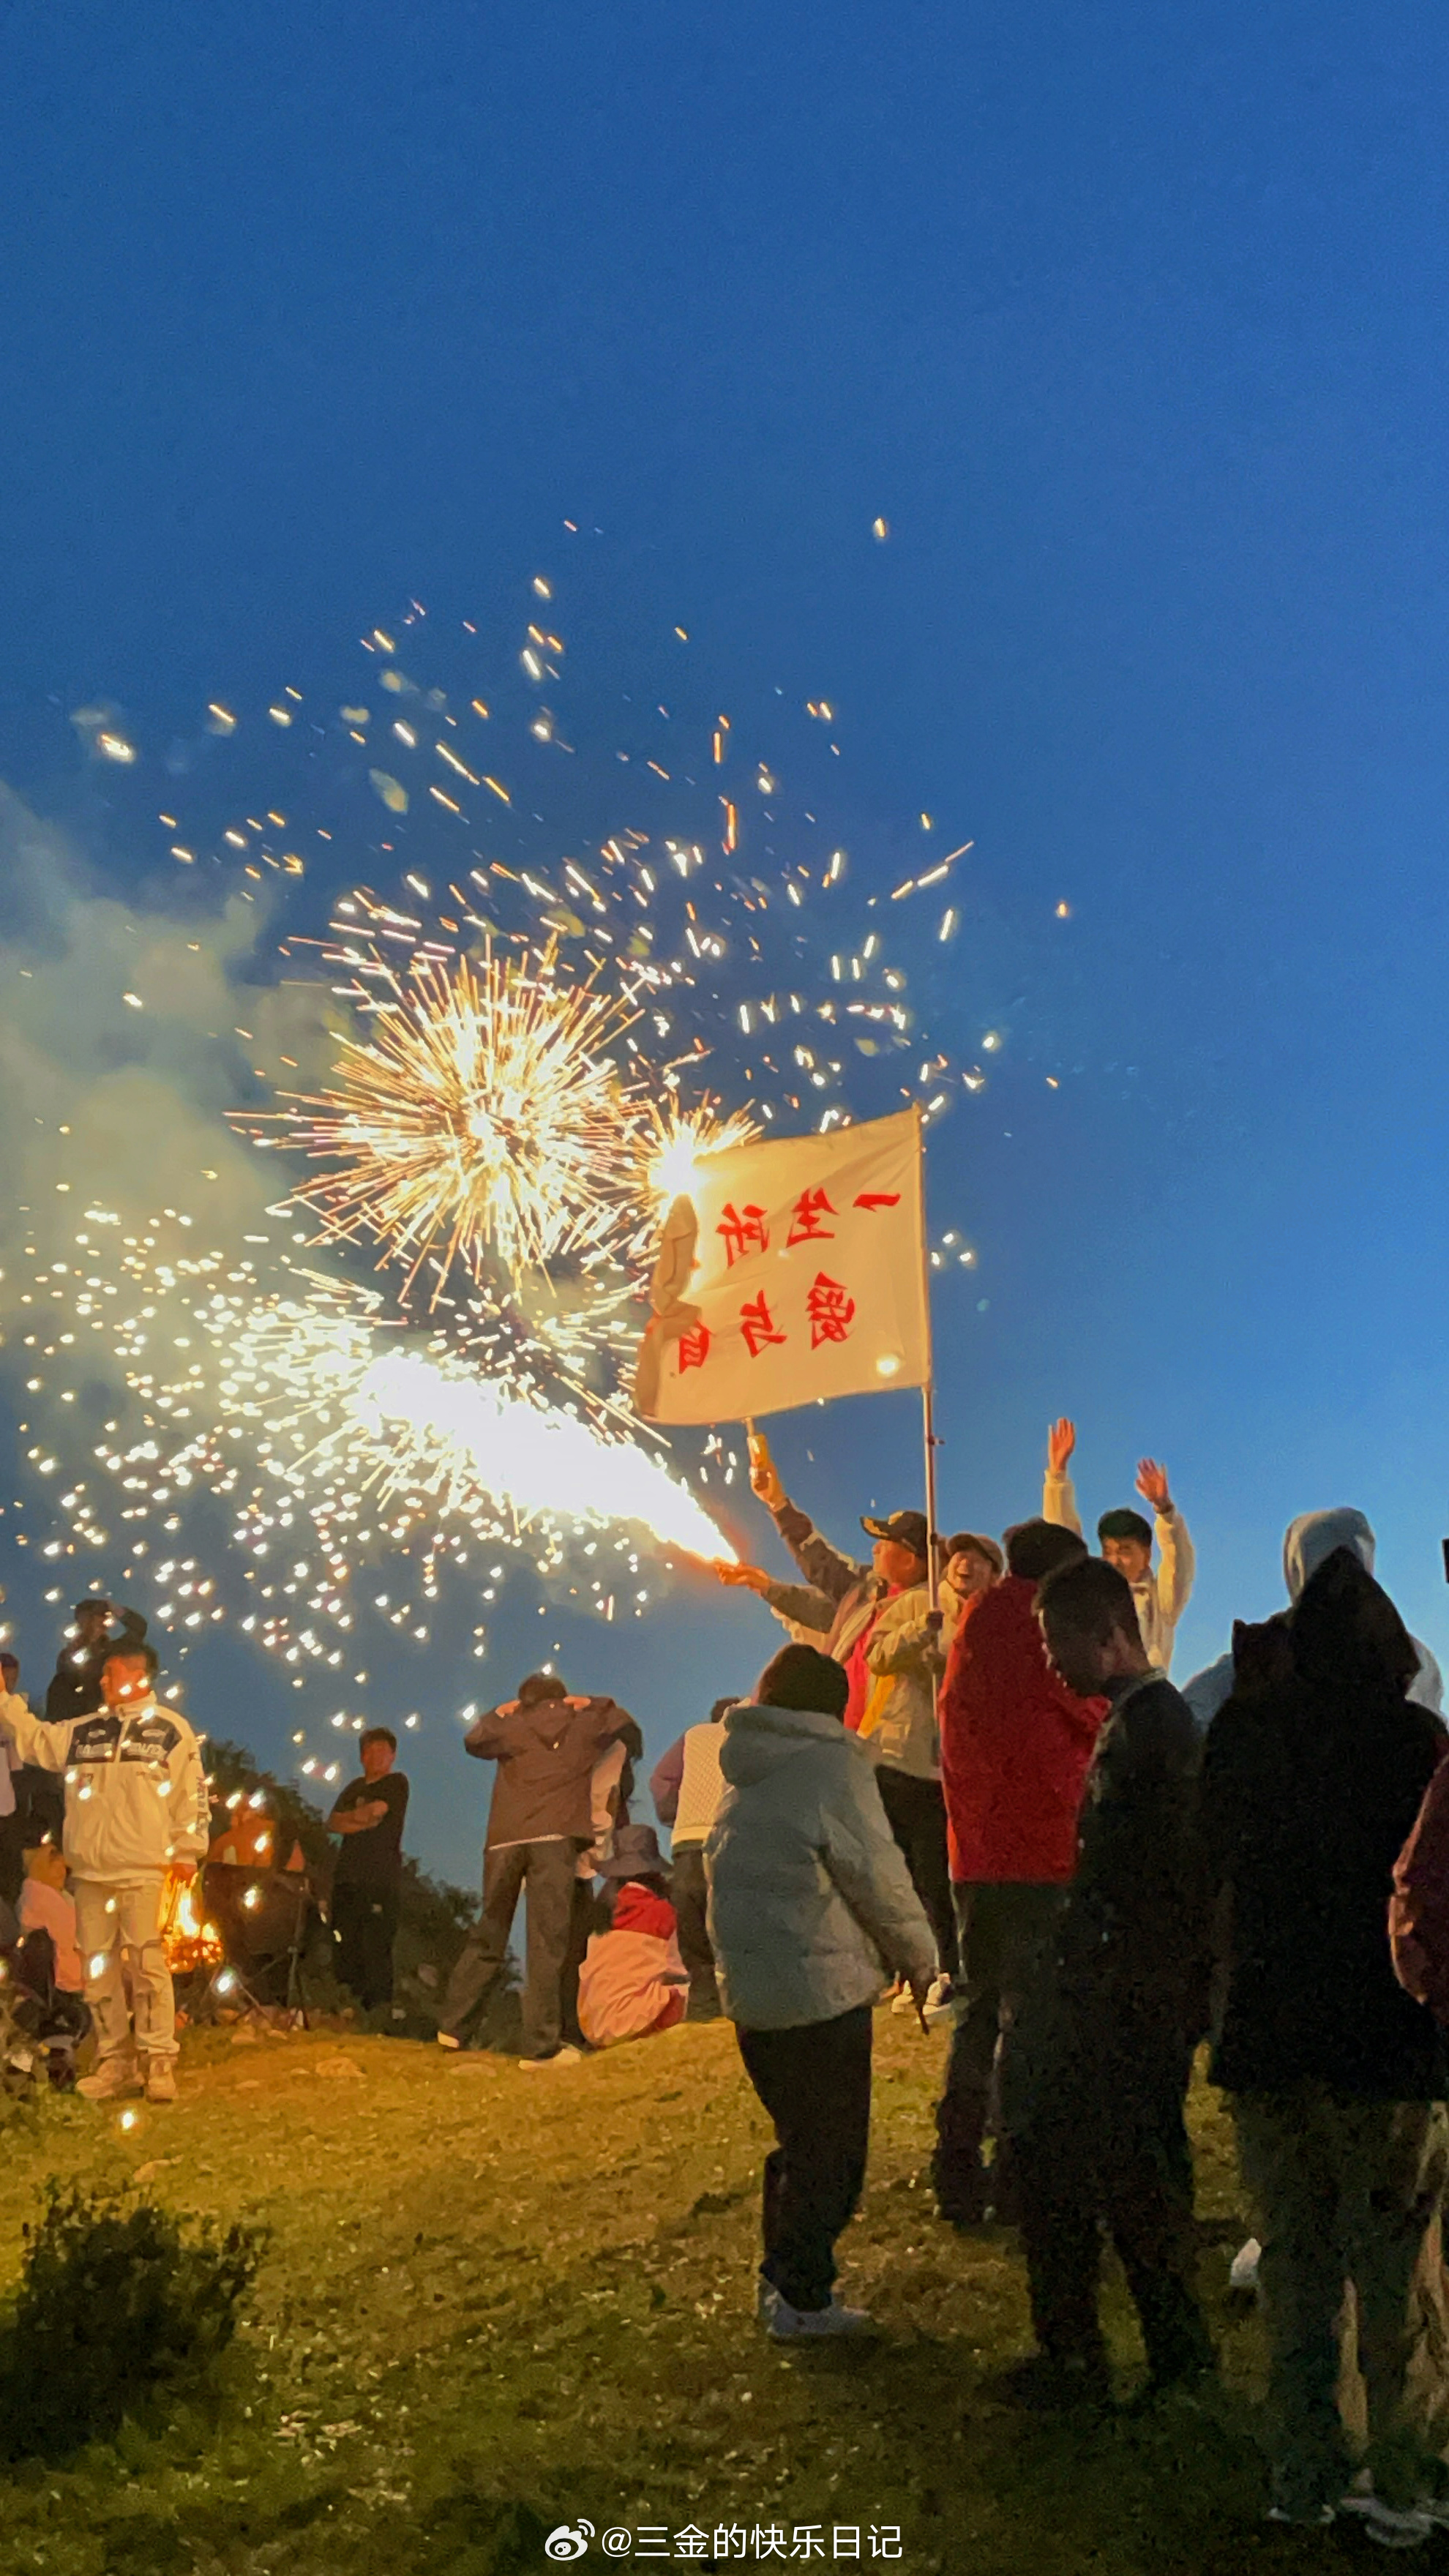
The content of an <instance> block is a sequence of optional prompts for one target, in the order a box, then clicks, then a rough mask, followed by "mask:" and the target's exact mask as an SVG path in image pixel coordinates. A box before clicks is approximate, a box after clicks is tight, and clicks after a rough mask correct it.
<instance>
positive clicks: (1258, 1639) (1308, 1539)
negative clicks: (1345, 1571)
mask: <svg viewBox="0 0 1449 2576" xmlns="http://www.w3.org/2000/svg"><path fill="white" fill-rule="evenodd" d="M1336 1547H1351V1548H1352V1549H1353V1552H1354V1554H1355V1556H1356V1557H1357V1558H1358V1561H1359V1563H1360V1565H1361V1566H1362V1567H1363V1569H1364V1572H1365V1573H1366V1574H1372V1572H1373V1570H1374V1556H1375V1547H1376V1542H1375V1539H1374V1534H1373V1531H1372V1529H1371V1528H1370V1526H1369V1523H1368V1520H1367V1519H1366V1517H1365V1515H1364V1514H1363V1513H1362V1512H1360V1511H1355V1510H1354V1508H1353V1506H1352V1505H1351V1504H1348V1503H1341V1504H1339V1505H1337V1506H1336V1507H1335V1508H1333V1509H1331V1510H1329V1511H1321V1512H1300V1513H1299V1515H1298V1518H1297V1519H1296V1520H1292V1521H1290V1522H1289V1524H1288V1527H1287V1528H1286V1530H1285V1531H1284V1533H1283V1582H1284V1585H1285V1588H1286V1590H1287V1594H1288V1604H1287V1607H1286V1609H1283V1610H1275V1611H1273V1612H1272V1613H1271V1615H1270V1616H1269V1617H1268V1618H1267V1619H1264V1620H1261V1621H1256V1622H1254V1621H1248V1620H1242V1619H1235V1620H1234V1622H1233V1642H1232V1645H1231V1646H1230V1647H1229V1649H1228V1652H1227V1653H1226V1654H1225V1655H1219V1657H1218V1659H1217V1661H1216V1663H1213V1664H1205V1665H1204V1666H1203V1669H1202V1671H1201V1672H1200V1673H1194V1674H1193V1677H1192V1679H1191V1681H1190V1682H1184V1683H1183V1686H1182V1695H1183V1698H1184V1699H1185V1700H1186V1702H1187V1704H1188V1707H1189V1708H1190V1709H1191V1710H1192V1713H1193V1716H1194V1717H1195V1718H1196V1719H1197V1722H1198V1725H1199V1726H1200V1727H1202V1728H1203V1729H1204V1730H1206V1728H1207V1727H1208V1726H1209V1725H1210V1724H1211V1723H1212V1720H1213V1719H1214V1718H1215V1717H1216V1715H1217V1713H1218V1710H1219V1709H1220V1708H1221V1707H1222V1706H1223V1705H1224V1703H1225V1701H1226V1700H1227V1699H1228V1698H1229V1697H1230V1696H1231V1695H1232V1694H1233V1693H1235V1692H1237V1693H1240V1694H1241V1692H1242V1690H1243V1687H1244V1685H1245V1684H1246V1687H1247V1688H1248V1689H1249V1690H1252V1689H1255V1688H1266V1687H1267V1686H1268V1684H1269V1683H1277V1682H1282V1681H1287V1680H1288V1678H1289V1676H1290V1674H1291V1672H1292V1669H1293V1651H1292V1645H1291V1642H1290V1638H1291V1623H1292V1618H1293V1610H1294V1605H1295V1603H1296V1602H1297V1601H1298V1600H1299V1598H1300V1597H1301V1595H1302V1592H1303V1588H1304V1585H1305V1584H1306V1583H1307V1581H1308V1579H1309V1577H1310V1575H1312V1574H1316V1572H1317V1571H1318V1568H1319V1566H1320V1565H1325V1564H1326V1563H1327V1561H1328V1559H1329V1557H1330V1556H1332V1554H1333V1551H1334V1549H1335V1548H1336ZM1413 1644H1414V1653H1415V1656H1416V1658H1417V1660H1416V1664H1415V1669H1414V1673H1413V1677H1412V1679H1411V1681H1410V1683H1409V1697H1410V1699H1412V1700H1417V1702H1418V1704H1419V1706H1420V1707H1421V1708H1427V1709H1432V1711H1433V1713H1434V1715H1435V1716H1436V1717H1439V1716H1442V1714H1443V1708H1444V1677H1443V1675H1442V1673H1441V1672H1440V1670H1439V1666H1438V1664H1437V1662H1436V1661H1435V1658H1434V1656H1433V1655H1432V1654H1431V1652H1430V1650H1429V1648H1428V1647H1427V1646H1426V1645H1425V1644H1424V1643H1423V1640H1422V1639H1421V1638H1419V1637H1415V1639H1414V1641H1413ZM1240 1665H1243V1666H1244V1667H1245V1669H1244V1670H1242V1671H1240V1669H1239V1666H1240Z"/></svg>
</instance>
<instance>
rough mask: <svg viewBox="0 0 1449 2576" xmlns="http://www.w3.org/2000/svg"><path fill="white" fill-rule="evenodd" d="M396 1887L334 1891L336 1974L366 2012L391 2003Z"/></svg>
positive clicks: (344, 1883) (333, 1924)
mask: <svg viewBox="0 0 1449 2576" xmlns="http://www.w3.org/2000/svg"><path fill="white" fill-rule="evenodd" d="M397 1905H398V1892H397V1889H396V1888H395V1887H357V1886H348V1885H347V1883H346V1882H345V1881H344V1882H343V1884H342V1886H341V1887H334V1888H333V1890H332V1937H333V1940H334V1941H335V1942H336V1944H337V1974H338V1976H339V1977H340V1978H341V1980H342V1983H343V1984H344V1986H346V1987H347V1988H348V1990H349V1992H350V1993H352V1994H354V1995H355V1996H356V1997H357V2000H358V2002H359V2003H360V2004H361V2006H362V2009H363V2011H364V2012H374V2011H375V2010H376V2009H377V2006H378V2005H379V2004H390V2003H391V2002H392V1945H393V1943H394V1941H395V1940H396V1939H397Z"/></svg>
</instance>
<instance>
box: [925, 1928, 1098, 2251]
mask: <svg viewBox="0 0 1449 2576" xmlns="http://www.w3.org/2000/svg"><path fill="white" fill-rule="evenodd" d="M952 1894H953V1895H954V1897H955V1900H956V1919H957V1923H958V1925H959V1928H960V1942H961V1964H960V1971H959V1977H958V1987H959V1999H958V2001H957V2005H956V2026H955V2029H954V2031H953V2032H952V2034H951V2054H950V2056H949V2057H948V2058H947V2060H946V2081H945V2084H944V2086H943V2088H942V2092H941V2099H940V2101H939V2102H938V2103H937V2105H936V2152H935V2155H934V2157H933V2159H932V2164H931V2179H932V2181H933V2182H934V2184H935V2186H936V2200H937V2204H938V2206H939V2208H940V2212H941V2215H942V2217H943V2218H954V2219H958V2220H964V2221H965V2222H966V2223H967V2224H968V2225H970V2224H972V2223H973V2222H975V2221H977V2220H979V2219H980V2218H981V2217H982V2215H983V2213H984V2211H985V2207H986V2202H987V2200H988V2198H993V2199H994V2200H995V2201H996V2205H997V2209H998V2213H999V2214H1001V2215H1005V2214H1006V2212H1005V2210H1004V2208H1003V2200H1004V2198H1005V2196H1006V2194H1007V2193H1008V2192H1009V2191H1010V2190H1011V2188H1012V2186H1011V2184H1010V2182H1009V2179H1008V2165H1009V2154H1008V2151H1007V2145H1006V2134H1005V2133H1007V2132H1009V2131H1010V2129H1011V2128H1012V2127H1013V2126H1014V2125H1015V2123H1014V2120H1013V2107H1014V2096H1015V2095H1016V2093H1017V2091H1018V2086H1017V2081H1016V2077H1017V2068H1016V2063H1015V2060H1016V2052H1017V2030H1018V2024H1019V2023H1020V2022H1021V2021H1022V2019H1023V2017H1024V2015H1025V2014H1026V2013H1027V2011H1028V2010H1029V2007H1030V2005H1031V2002H1032V2000H1033V1998H1034V1996H1035V1994H1036V1991H1037V1989H1038V1988H1039V1986H1040V1982H1041V1979H1042V1977H1043V1976H1044V1975H1045V1974H1049V1973H1050V1970H1051V1966H1052V1947H1053V1934H1054V1933H1055V1930H1056V1925H1057V1918H1058V1916H1059V1915H1060V1913H1061V1910H1062V1905H1063V1902H1064V1900H1065V1897H1066V1889H1065V1888H1064V1887H1038V1886H1033V1885H1031V1884H1028V1883H1027V1882H1025V1881H1021V1880H1001V1881H998V1882H995V1883H992V1884H985V1883H983V1884H979V1885H975V1886H970V1887H956V1888H954V1889H953V1890H952ZM993 2106H995V2107H996V2110H997V2114H998V2116H997V2118H996V2119H995V2121H993V2117H992V2113H993ZM992 2126H995V2128H996V2132H997V2138H996V2166H995V2170H994V2172H993V2175H992V2178H991V2188H990V2190H988V2185H987V2175H986V2167H985V2165H984V2163H983V2161H982V2155H981V2149H982V2144H983V2142H984V2140H985V2138H986V2135H987V2132H988V2129H989V2128H991V2127H992Z"/></svg>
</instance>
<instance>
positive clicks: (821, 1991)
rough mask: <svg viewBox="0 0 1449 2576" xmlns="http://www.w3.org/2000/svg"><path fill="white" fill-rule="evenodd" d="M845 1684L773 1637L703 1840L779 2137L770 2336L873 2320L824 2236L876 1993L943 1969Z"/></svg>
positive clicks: (721, 1965)
mask: <svg viewBox="0 0 1449 2576" xmlns="http://www.w3.org/2000/svg"><path fill="white" fill-rule="evenodd" d="M848 1691H849V1682H848V1678H847V1675H846V1672H845V1668H844V1666H843V1665H842V1664H838V1663H836V1662H835V1660H834V1658H833V1657H832V1656H829V1655H821V1654H817V1653H816V1652H815V1650H814V1649H813V1647H810V1646H786V1647H784V1648H782V1650H781V1652H780V1653H779V1654H778V1655H776V1657H775V1659H774V1661H773V1663H770V1664H768V1665H767V1666H766V1668H765V1670H764V1672H762V1673H761V1675H760V1678H759V1680H758V1682H757V1683H756V1684H755V1697H754V1701H753V1703H745V1704H743V1705H741V1706H740V1707H738V1708H732V1709H731V1710H730V1713H729V1715H728V1717H727V1718H726V1719H725V1722H724V1724H725V1744H724V1752H723V1754H722V1755H721V1757H720V1767H721V1769H722V1770H723V1772H724V1776H725V1780H726V1782H727V1784H728V1786H727V1790H726V1795H725V1797H724V1800H723V1802H722V1804H721V1806H720V1811H719V1814H718V1816H717V1817H716V1819H715V1825H714V1831H713V1833H712V1834H711V1835H710V1838H709V1843H708V1846H707V1848H706V1851H705V1868H706V1871H707V1872H708V1876H709V1933H710V1939H711V1941H712V1942H713V1944H714V1954H715V1959H716V1961H717V1963H718V1970H719V1984H720V2000H721V2002H722V2003H723V2005H724V2008H725V2011H726V2013H727V2014H728V2015H729V2018H730V2020H731V2021H732V2022H733V2023H734V2024H735V2031H736V2036H737V2038H738V2041H739V2049H740V2055H741V2057H742V2058H743V2059H744V2062H745V2072H746V2074H747V2075H748V2076H749V2079H750V2082H751V2083H752V2084H753V2086H754V2088H755V2091H756V2092H757V2093H758V2095H759V2097H760V2100H761V2101H762V2103H763V2104H764V2106H765V2109H766V2110H767V2111H768V2113H769V2115H770V2118H771V2119H772V2120H773V2122H774V2124H775V2135H776V2137H777V2139H778V2140H779V2144H778V2146H777V2147H776V2148H775V2149H774V2152H773V2153H772V2154H771V2155H770V2156H768V2157H767V2158H766V2161H765V2211H764V2238H765V2243H764V2261H763V2262H762V2263H761V2265H760V2279H759V2290H758V2302H757V2311H756V2312H757V2314H758V2316H759V2319H760V2322H761V2324H762V2325H765V2326H767V2327H768V2328H769V2331H770V2334H771V2336H772V2338H773V2339H774V2341H775V2342H777V2343H784V2342H787V2341H793V2340H794V2339H795V2338H797V2337H800V2336H810V2335H851V2334H868V2333H869V2332H870V2331H871V2320H870V2318H869V2317H868V2316H867V2315H866V2313H865V2312H864V2310H863V2309H860V2308H847V2307H842V2306H841V2304H840V2302H839V2300H837V2299H836V2297H835V2296H834V2290H835V2240H836V2238H837V2237H838V2236H839V2235H840V2233H841V2230H842V2229H843V2228H844V2227H845V2226H846V2225H847V2223H848V2221H849V2220H850V2218H851V2217H852V2215H853V2214H854V2211H855V2207H856V2204H857V2202H858V2201H859V2199H860V2195H861V2190H862V2187H863V2185H864V2181H865V2160H866V2146H867V2142H868V2137H869V2131H870V2053H871V2006H872V2004H873V2003H874V2001H875V1999H876V1997H877V1995H878V1994H879V1993H880V1989H881V1986H882V1984H883V1983H884V1982H885V1980H886V1979H887V1978H888V1977H890V1976H892V1975H895V1974H897V1973H899V1974H901V1975H904V1976H905V1977H906V1978H907V1980H908V1981H909V1983H910V1985H911V1986H912V1987H913V1988H914V1989H915V1990H916V1994H917V2000H918V2002H920V2003H924V2001H925V1996H926V1989H927V1987H928V1986H929V1984H930V1982H931V1979H932V1978H933V1977H934V1975H935V1973H936V1945H935V1942H934V1940H933V1938H932V1935H931V1930H930V1926H929V1924H928V1923H927V1921H926V1917H925V1914H924V1913H923V1911H922V1909H921V1903H920V1899H919V1898H918V1897H917V1895H916V1892H915V1890H914V1888H913V1887H912V1885H911V1881H910V1878H909V1875H908V1873H907V1870H906V1864H905V1861H904V1860H903V1858H902V1857H901V1853H900V1849H899V1846H898V1845H897V1843H896V1841H895V1838H894V1836H893V1834H892V1833H891V1829H890V1827H889V1825H888V1824H887V1822H886V1815H885V1809H884V1807H883V1806H882V1805H881V1800H880V1790H879V1787H878V1785H877V1779H876V1773H875V1768H874V1765H873V1764H872V1762H871V1758H870V1753H869V1750H868V1748H867V1746H866V1745H864V1744H862V1742H861V1740H860V1738H859V1736H858V1735H851V1734H849V1733H848V1732H847V1731H846V1727H845V1711H846V1701H847V1696H848Z"/></svg>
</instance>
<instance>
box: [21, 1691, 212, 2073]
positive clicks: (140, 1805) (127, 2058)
mask: <svg viewBox="0 0 1449 2576" xmlns="http://www.w3.org/2000/svg"><path fill="white" fill-rule="evenodd" d="M155 1684H156V1655H155V1652H154V1649H153V1648H152V1647H150V1646H148V1645H146V1644H144V1643H137V1642H135V1641H134V1640H131V1641H127V1640H123V1641H122V1642H121V1643H120V1644H118V1645H116V1646H115V1647H113V1648H112V1650H111V1652H110V1653H109V1654H108V1655H107V1657H106V1661H105V1664H104V1666H103V1668H102V1672H101V1693H102V1705H101V1707H100V1708H98V1709H95V1710H93V1711H92V1712H91V1713H90V1714H89V1715H87V1716H83V1717H72V1718H65V1719H62V1720H61V1721H60V1722H59V1723H54V1722H51V1721H48V1720H46V1719H45V1718H42V1717H32V1715H31V1713H30V1710H29V1709H28V1708H27V1707H26V1705H25V1702H24V1700H22V1699H18V1698H16V1697H15V1696H14V1695H13V1694H11V1693H6V1694H4V1695H0V1729H3V1731H4V1733H5V1735H6V1736H8V1738H9V1740H10V1742H11V1744H12V1745H13V1746H14V1747H15V1750H16V1753H17V1755H18V1757H19V1759H20V1760H21V1761H22V1762H33V1763H35V1764H36V1765H37V1766H38V1767H39V1768H40V1769H41V1770H45V1771H59V1772H61V1773H62V1774H63V1775H64V1779H65V1857H66V1862H67V1864H68V1866H69V1869H70V1873H71V1877H72V1879H73V1881H74V1883H75V1903H76V1919H77V1930H78V1933H79V1939H80V1948H81V1956H82V1959H83V1961H84V1964H85V1995H86V2001H87V2003H88V2004H89V2005H90V2008H91V2011H92V2013H93V2014H94V2016H95V2024H96V2032H97V2036H98V2038H99V2042H100V2050H99V2055H98V2058H97V2062H96V2069H95V2072H94V2074H93V2075H87V2076H84V2077H83V2078H82V2080H81V2082H80V2084H79V2085H78V2086H77V2088H76V2089H77V2091H78V2092H80V2093H82V2094H84V2095H85V2096H86V2098H87V2100H88V2101H92V2102H109V2101H113V2100H115V2099H116V2097H117V2096H118V2095H120V2094H125V2093H135V2092H138V2091H140V2090H141V2089H142V2086H143V2085H144V2089H145V2093H146V2098H147V2100H148V2101H151V2102H174V2101H175V2099H176V2054H177V2038H176V2010H175V2000H174V1997H173V1994H172V1987H171V1971H170V1969H169V1967H168V1966H167V1964H166V1952H165V1949H164V1946H163V1944H162V1940H161V1903H162V1896H163V1893H164V1890H165V1885H166V1874H167V1871H168V1870H176V1871H178V1872H179V1873H180V1874H181V1875H182V1876H184V1877H190V1876H191V1875H192V1874H193V1873H194V1871H195V1869H196V1865H197V1862H198V1861H199V1860H200V1859H201V1858H202V1857H203V1855H204V1854H205V1851H206V1847H207V1840H208V1823H209V1805H208V1800H207V1791H206V1779H205V1775H204V1773H203V1771H202V1767H201V1748H200V1746H199V1745H198V1743H197V1740H196V1737H195V1735H194V1734H193V1733H192V1731H191V1728H190V1727H189V1726H188V1725H187V1722H186V1720H185V1718H184V1717H181V1716H178V1714H177V1713H176V1711H175V1710H174V1709H169V1708H162V1707H161V1706H160V1705H159V1704H158V1702H157V1699H156V1688H155ZM123 1954H124V1958H125V1963H126V1965H127V1966H128V1967H129V1969H130V1974H131V1988H132V1994H133V1996H134V2001H135V2016H136V2023H135V2031H134V2035H133V2033H132V2028H131V2014H130V2011H129V2009H128V2007H127V2003H126V1988H125V1978H124V1975H123V1971H122V1956H123ZM138 2048H139V2051H140V2054H141V2056H142V2058H143V2059H144V2066H143V2068H141V2069H138V2067H137V2064H136V2052H137V2049H138Z"/></svg>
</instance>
